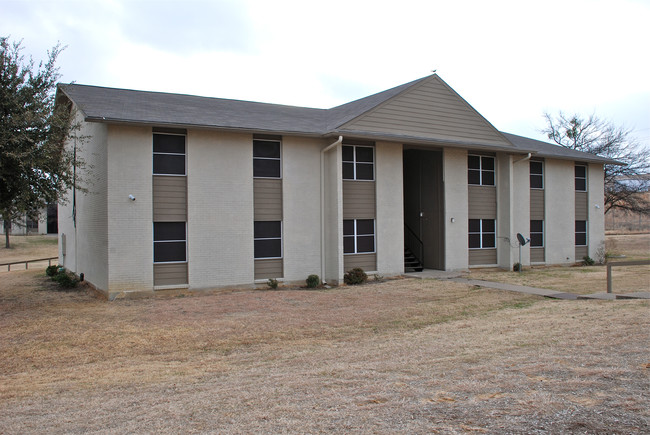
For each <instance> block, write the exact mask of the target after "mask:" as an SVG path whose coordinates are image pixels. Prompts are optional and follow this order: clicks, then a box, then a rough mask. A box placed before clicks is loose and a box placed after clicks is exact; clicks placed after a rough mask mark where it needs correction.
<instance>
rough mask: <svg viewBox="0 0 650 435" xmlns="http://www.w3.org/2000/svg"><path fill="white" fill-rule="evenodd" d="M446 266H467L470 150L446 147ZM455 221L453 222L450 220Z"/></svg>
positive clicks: (449, 268)
mask: <svg viewBox="0 0 650 435" xmlns="http://www.w3.org/2000/svg"><path fill="white" fill-rule="evenodd" d="M443 177H444V183H445V228H446V238H445V269H447V270H459V269H467V266H468V254H467V243H468V242H467V216H468V214H467V197H468V193H467V192H468V191H467V151H466V150H458V149H451V148H445V150H444V151H443ZM452 218H453V219H454V222H451V219H452Z"/></svg>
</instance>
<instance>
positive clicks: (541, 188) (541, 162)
mask: <svg viewBox="0 0 650 435" xmlns="http://www.w3.org/2000/svg"><path fill="white" fill-rule="evenodd" d="M533 162H534V163H539V164H540V165H542V173H541V174H533V173H532V172H531V168H530V164H529V165H528V172H529V178H530V176H531V175H535V176H539V177H542V187H533V186H532V184H531V186H530V188H531V189H533V190H544V186H545V185H546V180H545V178H546V177H544V170H545V169H546V168H545V167H544V162H543V161H542V160H531V161H530V163H533Z"/></svg>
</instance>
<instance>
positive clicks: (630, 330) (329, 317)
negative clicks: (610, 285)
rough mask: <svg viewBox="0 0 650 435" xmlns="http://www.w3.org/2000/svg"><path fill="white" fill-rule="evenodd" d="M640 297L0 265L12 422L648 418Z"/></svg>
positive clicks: (378, 429)
mask: <svg viewBox="0 0 650 435" xmlns="http://www.w3.org/2000/svg"><path fill="white" fill-rule="evenodd" d="M648 308H650V304H648V302H645V301H612V302H603V301H550V300H545V299H542V298H538V297H532V296H524V295H520V294H513V293H508V292H499V291H491V290H485V289H475V288H472V287H469V286H466V285H462V284H457V283H450V282H444V281H435V280H424V281H419V280H411V279H402V280H394V281H387V282H383V283H372V284H368V285H366V286H362V287H343V288H337V289H332V290H322V291H306V290H280V291H239V292H232V293H222V294H218V295H205V296H197V297H189V298H188V297H184V298H180V297H176V298H166V299H162V298H161V299H148V300H122V301H116V302H111V303H109V302H104V301H101V300H98V299H94V298H93V297H91V296H89V295H88V294H86V293H85V292H66V293H60V292H57V291H55V289H54V287H52V285H51V284H50V283H49V282H48V281H47V280H46V279H45V278H44V277H43V276H41V275H40V274H39V273H36V272H32V271H28V272H12V273H11V274H3V276H2V280H1V281H0V353H1V354H2V358H1V359H0V432H6V433H69V432H79V433H80V432H95V433H125V432H136V433H141V432H162V433H179V432H183V433H205V432H213V433H325V432H357V433H396V432H406V433H474V432H478V433H483V432H489V433H548V432H550V433H561V432H581V433H582V432H587V433H611V432H617V433H643V432H647V431H649V430H650V413H649V412H648V407H647V401H648V390H649V387H650V385H649V382H648V370H649V367H650V356H649V355H648V345H649V344H650V342H649V341H650V337H649V335H648V330H649V329H648V328H649V327H650V320H649V316H648V311H649V310H648Z"/></svg>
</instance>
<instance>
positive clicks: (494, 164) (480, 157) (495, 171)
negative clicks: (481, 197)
mask: <svg viewBox="0 0 650 435" xmlns="http://www.w3.org/2000/svg"><path fill="white" fill-rule="evenodd" d="M467 157H468V158H469V157H478V158H479V159H478V161H479V169H470V168H469V162H468V164H467V171H479V180H480V181H479V184H470V183H469V180H468V183H467V184H469V185H470V186H489V187H496V185H497V159H496V157H494V156H486V155H481V154H467ZM483 158H489V159H492V161H493V162H494V163H493V166H494V169H483ZM484 172H492V173H493V174H494V183H493V184H483V173H484Z"/></svg>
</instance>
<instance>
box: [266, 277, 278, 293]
mask: <svg viewBox="0 0 650 435" xmlns="http://www.w3.org/2000/svg"><path fill="white" fill-rule="evenodd" d="M266 285H268V286H269V288H271V289H273V290H275V289H277V288H278V280H277V279H275V278H269V280H268V281H267V282H266Z"/></svg>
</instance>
